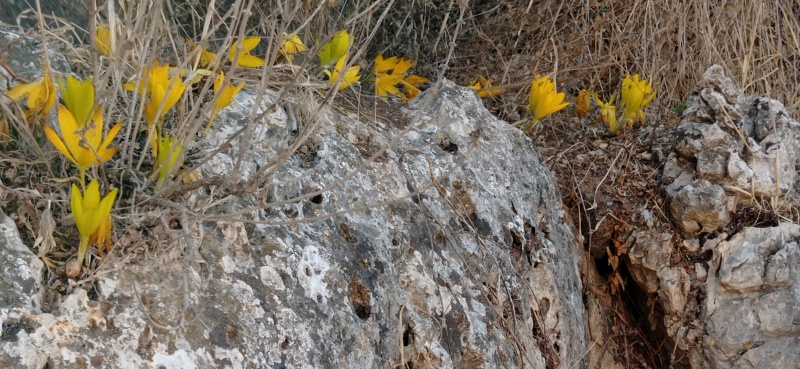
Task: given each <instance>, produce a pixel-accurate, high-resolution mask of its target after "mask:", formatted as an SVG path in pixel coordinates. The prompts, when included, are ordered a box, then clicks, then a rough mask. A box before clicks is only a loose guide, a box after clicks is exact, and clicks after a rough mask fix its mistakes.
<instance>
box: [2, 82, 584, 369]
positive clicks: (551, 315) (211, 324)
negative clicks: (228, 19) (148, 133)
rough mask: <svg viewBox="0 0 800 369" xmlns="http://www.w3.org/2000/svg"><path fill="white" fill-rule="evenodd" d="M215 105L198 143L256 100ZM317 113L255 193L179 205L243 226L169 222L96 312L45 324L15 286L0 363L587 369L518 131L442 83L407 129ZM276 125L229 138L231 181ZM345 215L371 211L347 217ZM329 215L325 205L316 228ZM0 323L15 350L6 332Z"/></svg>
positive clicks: (277, 139)
mask: <svg viewBox="0 0 800 369" xmlns="http://www.w3.org/2000/svg"><path fill="white" fill-rule="evenodd" d="M269 98H271V97H269V96H268V100H269ZM233 106H234V108H232V109H227V110H224V111H223V112H221V113H220V115H219V120H218V122H219V123H217V124H216V126H215V128H214V130H215V131H216V132H215V133H213V134H212V135H210V136H209V138H208V140H207V141H206V142H204V143H203V146H202V147H201V150H206V149H210V148H213V147H214V146H215V145H216V144H217V143H218V142H217V141H216V140H218V139H221V138H223V137H226V135H227V134H228V133H229V132H235V131H236V130H237V129H238V128H240V127H242V126H244V124H245V122H246V121H247V120H248V119H247V117H248V116H250V114H251V113H252V110H250V109H251V108H252V107H253V106H256V105H255V97H254V94H252V93H251V94H243V95H242V96H241V97H240V99H239V100H238V101H237V102H235V103H234V104H233ZM259 109H262V110H266V109H269V101H265V102H263V103H262V105H259ZM398 113H399V112H398ZM322 115H323V116H322V119H321V124H320V125H319V126H318V127H317V128H316V132H315V134H314V135H313V136H311V137H310V140H309V141H307V142H306V143H305V144H304V145H303V146H302V148H301V149H300V150H298V152H297V153H296V154H295V155H292V156H291V157H290V158H289V160H288V161H287V162H286V163H285V164H283V165H281V166H280V167H279V169H278V170H277V172H276V173H275V174H274V175H273V176H271V177H270V181H271V183H272V184H271V185H269V186H266V187H263V188H260V189H258V190H257V191H254V192H252V193H248V194H244V195H240V196H227V197H225V196H223V197H222V200H220V201H217V202H215V203H213V204H209V201H210V200H209V199H208V197H207V195H208V194H207V193H204V192H197V193H194V194H193V195H192V196H191V197H190V198H189V199H188V200H186V201H187V206H189V207H195V208H203V209H204V211H205V212H206V214H210V215H213V214H220V213H232V212H241V214H243V215H235V214H232V215H230V216H229V217H230V221H228V222H222V223H214V222H192V221H188V222H181V226H182V229H181V230H176V231H175V234H173V235H171V236H173V237H174V238H175V240H176V241H175V245H174V251H175V252H172V253H167V254H164V255H162V257H160V258H158V259H157V260H151V261H150V262H143V263H139V264H135V265H131V264H127V265H117V266H115V267H114V268H113V270H114V272H112V273H109V274H105V275H103V276H102V277H101V278H100V280H99V287H98V289H97V290H98V297H97V300H92V299H90V298H89V297H88V296H87V294H86V292H85V291H84V290H82V289H77V290H76V292H74V293H72V294H70V295H68V296H66V297H64V298H63V300H62V301H61V302H60V303H59V304H58V305H57V306H56V308H55V309H54V310H53V311H52V312H49V313H44V312H42V311H41V310H40V309H38V308H37V307H36V305H35V304H31V302H30V299H31V298H33V299H35V298H36V295H35V294H32V293H31V292H30V291H27V290H26V291H22V292H19V293H17V295H15V296H18V297H14V298H9V299H8V301H5V300H4V301H3V305H2V306H0V317H2V319H3V324H4V325H3V326H4V328H3V337H4V339H3V341H2V342H0V362H2V363H4V364H7V365H4V367H19V368H36V369H40V368H42V367H44V365H45V364H48V365H49V367H53V368H83V367H87V366H88V367H114V368H141V367H164V368H210V367H217V368H379V367H395V366H396V365H402V364H404V363H411V364H412V365H414V366H417V367H418V366H423V365H430V366H433V367H437V368H556V367H558V368H586V367H587V366H588V364H587V359H585V354H586V352H587V350H588V347H589V345H588V344H587V336H588V335H587V321H586V315H585V309H584V306H583V302H582V294H581V292H582V287H581V281H580V277H579V275H578V267H577V265H578V261H579V260H578V258H579V257H580V256H579V255H580V252H581V251H582V250H581V249H580V247H579V246H578V245H577V244H576V242H575V237H574V235H573V233H572V229H571V226H570V225H569V224H570V221H569V220H568V219H566V218H564V216H565V215H564V212H563V210H562V206H561V202H560V198H559V195H558V193H557V190H556V186H555V184H554V181H553V178H552V177H551V175H550V174H549V173H548V171H547V169H546V167H544V166H543V165H542V164H541V163H540V160H539V156H538V154H537V152H536V150H535V148H534V147H533V146H532V144H531V143H530V141H529V140H528V139H527V138H525V137H524V136H523V135H522V134H521V133H520V132H519V131H517V130H516V129H514V128H512V127H510V126H509V125H508V124H507V123H504V122H501V121H498V120H497V119H496V118H494V117H493V116H492V115H491V114H490V113H489V112H487V111H486V110H485V109H484V108H483V106H482V103H481V102H480V100H479V99H477V97H475V95H474V93H472V92H471V91H470V90H468V89H465V88H462V87H457V86H455V85H453V84H452V83H449V82H446V81H445V82H443V83H441V84H438V85H437V86H435V87H434V88H432V89H431V90H429V91H428V92H426V93H425V94H424V95H423V96H421V97H420V98H418V99H417V100H416V101H415V102H414V103H412V104H410V105H409V110H407V111H405V112H404V114H403V115H404V116H406V117H407V120H408V122H407V124H409V125H410V126H409V129H407V130H401V129H396V128H388V127H386V126H385V125H384V124H382V123H380V122H359V121H358V120H356V119H353V118H351V117H348V116H342V115H340V114H338V113H335V112H333V111H331V110H327V109H325V110H322ZM300 123H301V126H302V125H303V124H308V122H300ZM290 125H291V124H290V123H289V121H288V120H287V113H286V111H284V110H283V109H282V108H277V109H275V110H274V111H272V113H270V114H266V115H265V117H264V118H263V120H261V121H258V122H257V125H256V127H257V128H256V129H254V130H253V132H247V134H246V135H244V136H243V137H247V138H248V141H249V142H250V143H251V144H252V145H251V146H250V148H249V150H250V151H248V152H247V153H248V155H247V156H246V157H245V159H246V160H245V162H244V163H242V165H240V166H238V167H237V168H238V169H237V172H235V173H236V176H237V177H235V178H237V179H248V178H253V174H255V173H257V172H258V170H259V169H261V168H263V165H265V164H264V163H266V162H268V161H269V160H270V159H274V158H275V156H276V153H278V152H280V151H282V150H281V149H282V148H285V147H288V146H289V145H291V144H292V143H293V141H292V140H294V139H295V138H294V136H293V135H292V134H290V133H291V132H290ZM395 138H396V139H395ZM244 143H246V142H242V141H238V142H237V143H236V144H234V145H232V148H229V149H226V150H224V151H223V152H221V153H220V154H219V155H217V156H216V157H215V158H214V159H213V160H211V161H209V162H208V163H207V164H206V165H205V166H204V167H203V172H204V173H203V174H204V176H205V177H210V176H214V175H218V174H226V175H230V174H231V173H232V172H231V171H232V170H233V168H234V167H236V165H235V159H236V158H237V157H238V153H237V152H236V150H237V148H238V147H241V145H242V144H244ZM388 144H391V145H390V146H391V147H390V148H389V149H388V151H387V152H385V153H381V149H382V148H383V147H385V146H386V145H388ZM371 156H376V157H377V158H376V159H375V161H374V162H373V163H372V164H370V165H369V166H368V167H366V168H365V169H362V170H358V169H357V168H358V167H359V166H360V165H361V164H362V163H363V162H364V160H366V159H367V158H369V157H371ZM349 174H353V175H352V177H351V178H350V179H348V180H346V181H343V183H337V182H339V181H340V180H341V179H342V178H346V177H348V176H349ZM432 180H434V182H432ZM328 187H331V189H330V190H327V191H324V192H323V193H321V194H319V195H309V196H306V197H305V198H302V199H301V200H299V201H290V202H289V203H287V204H284V205H275V206H270V207H268V208H266V209H260V208H262V207H263V204H264V203H267V202H273V203H274V202H280V201H283V200H287V199H291V198H296V197H298V196H304V195H307V194H310V193H312V192H314V191H317V190H320V189H327V188H328ZM416 191H419V193H416ZM395 199H400V200H395ZM363 205H373V206H370V207H369V208H368V209H361V210H357V211H348V209H358V208H359V207H361V206H363ZM334 212H342V213H341V214H339V215H336V216H332V217H328V218H325V217H324V215H325V214H331V213H334ZM186 216H187V219H199V218H202V215H200V214H197V215H196V216H195V215H192V214H187V215H186ZM319 216H322V218H324V219H321V220H318V221H309V222H299V220H301V219H308V218H313V217H319ZM253 221H255V222H275V223H277V224H263V223H261V224H250V222H253ZM286 222H288V224H281V223H286ZM15 245H16V246H15ZM2 247H3V249H4V251H3V254H8V251H7V250H5V249H9V248H17V249H21V251H20V253H24V251H25V250H24V247H23V246H21V245H19V240H18V239H14V240H11V241H9V242H6V243H5V244H3V245H2ZM170 255H172V256H170ZM17 260H19V263H18V264H14V265H19V266H18V268H19V270H23V269H25V268H28V269H29V270H31V271H34V270H35V268H36V265H38V264H36V263H37V260H36V259H35V258H34V257H33V255H32V254H30V255H26V256H20V257H19V258H17ZM9 263H10V261H9ZM3 270H5V271H7V272H9V266H8V265H7V264H6V265H3ZM20 273H21V272H14V274H13V275H11V276H9V277H8V278H14V279H20V278H22V277H21V276H20V275H19V274H20ZM30 273H34V272H29V274H26V276H27V277H26V278H30ZM34 274H35V273H34ZM25 280H30V279H25ZM18 283H23V284H25V285H29V284H31V283H32V282H18ZM16 322H36V323H35V324H32V323H30V324H29V323H25V324H24V325H19V323H16ZM7 324H11V325H12V328H9V332H11V331H12V330H13V331H14V334H11V335H10V336H12V337H13V339H5V336H6V331H7V329H6V325H7ZM13 324H18V325H17V326H20V327H22V328H21V329H16V328H13V327H17V326H14V325H13Z"/></svg>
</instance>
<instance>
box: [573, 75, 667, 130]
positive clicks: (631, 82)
mask: <svg viewBox="0 0 800 369" xmlns="http://www.w3.org/2000/svg"><path fill="white" fill-rule="evenodd" d="M620 92H621V93H620V95H621V99H620V103H621V104H622V105H620V106H616V105H614V101H615V100H616V97H617V94H616V93H615V94H614V95H612V96H611V98H610V99H609V100H608V101H607V102H606V101H603V100H602V99H601V98H600V96H599V95H598V94H597V93H596V92H595V93H594V101H595V103H597V106H598V107H600V117H599V119H600V120H601V121H602V122H603V123H604V124H605V125H606V126H608V130H609V132H611V134H612V135H618V134H619V130H620V128H622V126H623V125H624V126H626V127H627V128H631V127H633V125H634V124H637V123H638V124H644V123H645V113H644V108H645V106H647V104H649V103H650V102H651V101H653V98H655V97H656V93H655V92H653V86H651V85H650V83H649V82H647V80H646V79H642V78H640V77H639V75H638V74H634V75H633V77H631V76H630V74H628V75H626V76H625V78H624V79H623V80H622V88H621V89H620ZM588 95H589V92H588V91H586V90H581V92H580V94H579V95H578V100H577V104H578V106H577V108H576V110H575V111H576V114H578V116H579V117H582V116H583V115H585V114H586V113H588V112H589V108H590V106H589V100H588ZM620 108H624V110H623V113H622V116H621V117H620V116H617V111H618V110H619V109H620Z"/></svg>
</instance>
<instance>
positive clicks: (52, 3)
mask: <svg viewBox="0 0 800 369" xmlns="http://www.w3.org/2000/svg"><path fill="white" fill-rule="evenodd" d="M40 4H41V6H42V13H43V14H45V16H46V17H48V18H49V17H59V18H63V19H66V20H67V21H68V22H71V23H73V24H75V25H77V26H78V27H76V30H77V31H80V29H81V28H82V29H86V25H87V24H88V19H87V17H86V8H85V7H84V6H83V4H81V3H75V2H72V1H64V0H40ZM35 9H36V2H35V1H27V0H3V6H2V7H0V22H3V23H7V24H9V25H17V24H19V25H21V26H22V27H24V28H25V29H30V28H32V27H35V26H36V25H37V24H38V23H39V20H38V18H37V17H36V11H35Z"/></svg>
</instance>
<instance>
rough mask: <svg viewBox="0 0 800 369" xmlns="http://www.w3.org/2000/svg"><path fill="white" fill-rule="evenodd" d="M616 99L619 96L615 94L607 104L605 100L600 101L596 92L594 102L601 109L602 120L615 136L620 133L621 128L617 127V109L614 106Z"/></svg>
mask: <svg viewBox="0 0 800 369" xmlns="http://www.w3.org/2000/svg"><path fill="white" fill-rule="evenodd" d="M616 99H617V95H616V94H615V95H614V96H611V99H610V100H608V102H607V103H605V102H603V100H600V97H599V96H598V95H597V93H596V92H595V94H594V102H596V103H597V106H599V107H600V119H602V120H603V123H605V124H606V125H607V126H608V129H609V130H610V131H611V134H613V135H616V134H617V133H619V126H618V125H617V107H616V106H614V100H616Z"/></svg>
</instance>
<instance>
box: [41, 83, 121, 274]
mask: <svg viewBox="0 0 800 369" xmlns="http://www.w3.org/2000/svg"><path fill="white" fill-rule="evenodd" d="M59 86H60V87H61V95H62V96H63V98H64V104H65V105H58V128H59V130H60V131H61V136H59V134H58V132H56V130H55V129H53V128H52V127H50V126H49V125H45V126H44V133H45V135H46V136H47V139H48V140H49V141H50V143H52V144H53V146H54V147H55V148H56V149H57V150H58V151H59V152H60V153H61V154H62V155H64V157H66V158H67V159H68V160H69V161H71V162H72V163H74V164H75V166H77V167H78V170H79V171H80V180H79V183H80V187H79V186H78V185H76V184H74V183H73V184H72V193H71V195H70V208H71V209H72V217H73V219H74V220H75V225H76V227H77V228H78V233H79V234H80V244H79V246H78V257H77V260H78V261H77V265H78V266H79V267H80V266H82V265H83V260H84V258H85V255H86V251H87V250H88V248H89V245H90V243H95V244H97V246H98V253H99V254H101V255H102V253H103V250H110V249H111V228H112V222H111V209H112V207H113V206H114V200H115V199H116V196H117V189H113V190H111V191H109V193H108V194H106V196H105V197H102V198H101V195H100V184H99V183H98V182H97V180H96V179H94V180H92V181H91V182H89V185H88V186H86V184H85V183H86V179H85V177H86V170H87V169H90V168H93V167H97V166H100V165H102V164H103V163H105V162H106V161H108V160H109V159H111V157H112V156H114V154H115V153H116V152H117V149H116V148H112V147H109V146H110V145H111V141H113V140H114V138H115V137H116V135H117V134H118V133H119V130H120V128H121V127H122V125H121V124H120V123H117V124H116V125H114V127H112V128H111V129H110V130H109V131H108V133H106V135H105V138H104V137H103V133H104V132H103V131H104V124H103V107H102V106H101V105H99V104H97V106H96V107H95V104H96V103H95V99H94V95H95V92H94V85H93V84H92V81H90V80H85V81H79V80H77V79H76V78H74V77H72V76H67V77H66V81H64V80H61V81H59ZM92 109H94V111H93V110H92Z"/></svg>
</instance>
